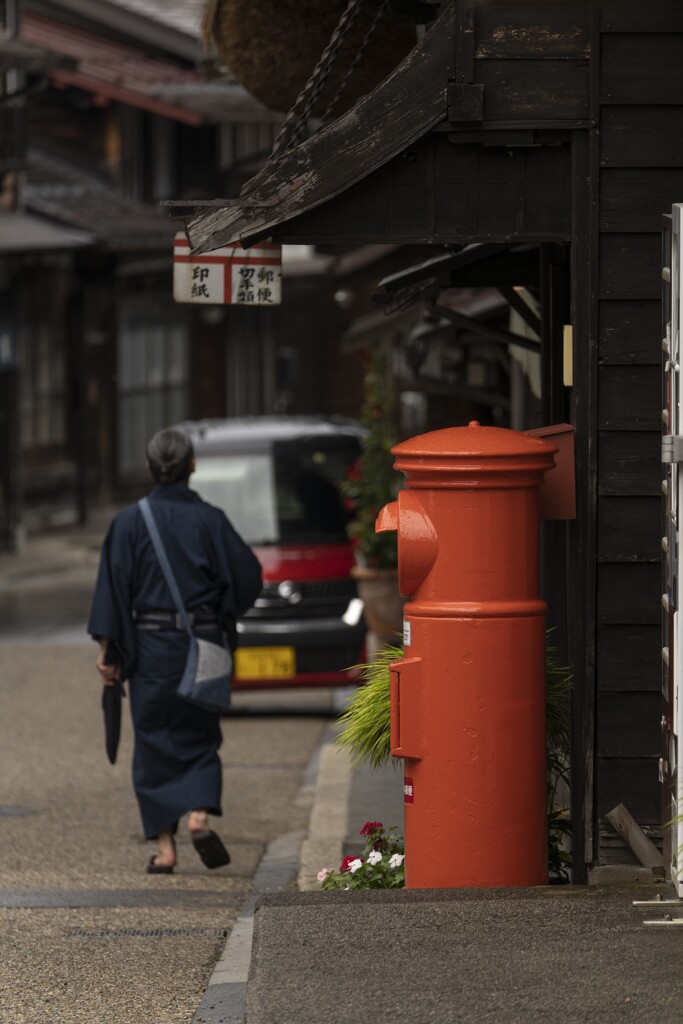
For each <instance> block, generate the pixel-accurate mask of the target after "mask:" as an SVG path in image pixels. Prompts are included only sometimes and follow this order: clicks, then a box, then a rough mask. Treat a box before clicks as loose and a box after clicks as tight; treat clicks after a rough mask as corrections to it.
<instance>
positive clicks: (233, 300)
mask: <svg viewBox="0 0 683 1024" xmlns="http://www.w3.org/2000/svg"><path fill="white" fill-rule="evenodd" d="M173 298H174V299H175V301H176V302H199V303H205V304H207V305H219V306H278V305H279V304H280V302H281V301H282V246H281V245H278V244H276V243H274V242H259V243H258V244H257V245H254V246H252V247H251V248H250V249H242V248H241V247H240V246H238V245H237V246H226V247H225V248H223V249H214V250H213V251H212V252H207V253H203V254H202V255H201V256H191V255H190V245H189V242H188V241H187V238H186V237H185V234H184V232H182V231H179V232H178V234H177V235H176V236H175V239H174V242H173Z"/></svg>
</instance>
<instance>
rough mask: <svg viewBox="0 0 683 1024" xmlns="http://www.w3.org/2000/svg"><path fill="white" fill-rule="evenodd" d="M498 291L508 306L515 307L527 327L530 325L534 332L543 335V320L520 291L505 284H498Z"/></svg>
mask: <svg viewBox="0 0 683 1024" xmlns="http://www.w3.org/2000/svg"><path fill="white" fill-rule="evenodd" d="M497 287H498V291H499V292H500V294H501V295H502V296H503V298H504V299H505V301H506V302H507V304H508V306H509V307H510V308H511V309H514V311H515V313H518V314H519V315H520V316H521V318H522V320H523V321H524V323H525V324H526V325H527V327H530V328H531V330H532V331H533V332H534V334H537V335H538V337H539V338H540V337H541V321H540V320H539V318H538V317H537V316H536V314H535V313H534V311H533V309H531V308H530V306H528V305H527V303H526V302H525V301H524V299H523V298H522V296H521V295H520V294H519V292H517V291H515V289H514V288H509V287H506V286H505V285H498V286H497Z"/></svg>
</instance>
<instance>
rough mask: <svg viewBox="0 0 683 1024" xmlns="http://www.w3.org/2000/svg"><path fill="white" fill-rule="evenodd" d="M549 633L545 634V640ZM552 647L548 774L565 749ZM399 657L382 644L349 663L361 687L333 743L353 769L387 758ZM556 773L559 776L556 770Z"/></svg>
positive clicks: (565, 703)
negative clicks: (364, 659) (370, 655)
mask: <svg viewBox="0 0 683 1024" xmlns="http://www.w3.org/2000/svg"><path fill="white" fill-rule="evenodd" d="M550 632H551V631H550V630H549V631H548V636H550ZM556 654H557V650H556V648H554V647H552V646H550V645H548V647H547V649H546V716H547V730H548V754H549V760H551V761H552V762H553V766H554V773H555V774H556V775H557V770H558V768H559V767H560V766H564V768H566V762H567V758H568V754H569V750H570V747H571V736H570V732H571V727H570V711H569V707H570V704H569V698H570V693H571V688H572V674H571V672H570V671H569V669H568V668H567V667H566V666H564V665H561V664H560V663H559V661H558V660H557V658H556ZM401 658H403V648H402V647H399V646H397V645H394V644H387V645H386V646H385V647H383V648H381V650H380V651H379V652H378V653H377V655H376V656H375V658H374V659H373V660H372V661H371V662H369V663H368V664H367V665H355V666H354V668H355V669H356V670H357V671H358V672H359V676H360V680H361V685H360V686H359V687H358V689H357V690H356V692H355V693H354V694H353V696H352V697H351V699H350V701H349V703H348V705H347V707H346V708H345V710H344V711H343V713H342V714H341V715H340V717H339V721H340V724H341V726H342V729H341V732H340V734H339V736H338V737H337V740H336V744H337V746H339V747H341V748H342V749H344V750H347V751H348V752H349V753H350V754H351V763H352V765H353V767H354V768H359V767H360V766H361V765H362V764H364V763H365V762H367V763H368V764H370V765H371V766H372V767H373V768H381V767H382V766H383V765H384V764H386V762H387V761H388V760H389V759H390V757H391V754H390V745H389V733H390V718H391V712H390V701H389V693H390V690H391V686H390V683H391V673H390V671H389V665H390V664H391V662H392V661H400V659H401ZM560 773H561V772H560Z"/></svg>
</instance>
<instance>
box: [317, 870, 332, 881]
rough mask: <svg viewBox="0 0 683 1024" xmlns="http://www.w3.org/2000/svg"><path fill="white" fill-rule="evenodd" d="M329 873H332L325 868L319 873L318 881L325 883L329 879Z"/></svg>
mask: <svg viewBox="0 0 683 1024" xmlns="http://www.w3.org/2000/svg"><path fill="white" fill-rule="evenodd" d="M329 873H330V872H329V869H328V868H323V869H322V871H319V872H318V881H319V882H324V881H325V879H326V878H327V876H328V875H329Z"/></svg>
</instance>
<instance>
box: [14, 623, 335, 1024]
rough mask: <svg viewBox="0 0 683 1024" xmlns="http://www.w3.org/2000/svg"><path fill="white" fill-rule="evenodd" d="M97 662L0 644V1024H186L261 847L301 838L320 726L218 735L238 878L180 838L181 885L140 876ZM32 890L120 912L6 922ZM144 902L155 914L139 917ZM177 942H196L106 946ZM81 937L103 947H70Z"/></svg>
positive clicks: (310, 721) (223, 828) (27, 914)
mask: <svg viewBox="0 0 683 1024" xmlns="http://www.w3.org/2000/svg"><path fill="white" fill-rule="evenodd" d="M94 653H95V647H94V645H92V646H88V645H87V644H85V645H80V646H68V645H64V644H57V645H54V646H50V645H46V644H45V643H41V644H30V643H27V642H26V640H25V639H24V640H23V641H22V642H19V643H12V642H11V641H8V640H7V639H4V641H3V643H2V644H0V706H1V708H2V714H1V715H0V1024H81V1022H82V1024H86V1022H87V1024H128V1022H135V1024H175V1022H181V1021H182V1022H189V1021H191V1020H192V1018H193V1015H194V1011H195V1009H196V1007H197V1005H198V1004H199V1002H200V1000H201V998H202V995H203V992H204V990H205V987H206V984H207V982H208V979H209V977H210V975H211V972H212V969H213V966H214V964H215V962H216V960H217V959H218V957H219V956H220V954H221V952H222V950H223V947H224V945H225V939H224V937H223V935H222V933H223V932H225V931H228V930H229V929H230V928H231V927H232V924H233V923H234V921H235V919H236V916H237V913H238V911H239V908H240V907H241V905H242V903H243V901H244V899H245V897H246V895H247V893H248V892H249V887H250V880H251V877H252V875H253V872H254V871H255V869H256V867H257V866H258V863H259V861H260V858H261V856H262V854H263V851H264V850H265V848H266V845H267V844H268V843H269V842H270V841H271V840H272V839H274V838H276V837H277V836H279V835H282V834H284V833H286V832H290V831H294V830H304V829H305V827H306V821H307V814H308V812H307V808H306V806H305V803H304V802H302V801H301V800H299V799H298V797H299V794H300V790H301V786H302V782H303V778H304V771H305V768H306V765H307V764H308V761H309V759H310V757H311V756H312V754H313V751H314V750H315V748H316V745H317V743H318V741H319V739H320V737H321V735H322V732H323V731H324V729H325V728H326V727H327V724H328V722H327V720H325V719H324V718H322V717H316V716H311V715H308V716H305V715H302V716H296V717H279V716H277V715H259V716H258V717H256V718H249V717H245V718H242V717H239V718H233V719H227V720H225V722H224V728H223V732H224V745H223V751H222V756H223V760H224V805H223V806H224V817H223V819H222V820H218V821H215V823H214V824H215V827H216V828H217V830H218V831H220V832H221V834H222V835H223V837H224V839H225V841H226V843H227V845H228V846H229V848H230V850H231V853H232V857H233V863H232V864H231V865H230V866H229V867H227V868H221V869H219V870H217V871H214V872H209V871H207V870H206V869H205V868H204V867H203V865H202V864H201V862H200V861H199V859H198V857H197V855H196V853H195V851H194V850H193V849H192V846H191V844H190V842H189V839H188V838H187V834H186V833H183V832H182V831H181V833H180V835H179V842H178V854H179V868H178V870H177V872H176V874H175V875H173V876H171V877H168V876H166V877H164V876H151V875H146V874H145V873H144V865H145V863H146V861H147V859H148V858H149V856H150V854H151V852H152V850H153V847H152V846H150V845H149V844H146V843H145V842H144V839H143V837H142V834H141V831H140V825H139V818H138V811H137V804H136V801H135V797H134V794H133V791H132V787H131V783H130V760H131V754H132V732H131V728H130V723H129V721H128V717H127V715H128V711H127V707H126V708H125V709H124V710H125V714H124V723H123V735H122V741H121V747H120V750H119V758H118V761H117V764H116V765H115V766H113V767H112V766H111V765H109V763H108V762H107V759H106V756H105V754H104V745H103V743H104V740H103V727H102V715H101V710H100V705H99V701H100V693H101V688H100V685H99V682H98V680H97V676H96V672H95V670H94V666H93V661H94ZM311 699H313V700H314V701H315V702H316V703H319V702H320V697H319V696H317V697H315V698H311ZM304 704H305V702H303V701H302V705H301V706H302V710H303V707H304ZM17 811H19V812H20V813H16V812H17ZM29 889H32V890H41V891H42V890H54V892H52V897H53V898H54V901H55V903H56V904H59V902H60V900H61V902H62V903H64V902H69V901H71V902H73V896H74V893H73V891H74V890H75V891H76V892H77V893H80V897H79V898H80V899H82V900H83V901H84V902H91V903H92V902H97V901H98V893H101V894H102V897H103V898H104V897H106V900H107V901H109V902H114V903H116V902H117V900H119V898H120V901H121V902H122V903H123V904H125V905H122V906H92V905H91V906H84V907H83V906H82V907H76V908H72V909H68V908H67V907H65V906H59V905H55V906H54V907H52V906H51V907H49V908H41V909H38V908H34V909H26V908H17V909H7V906H8V901H9V900H11V897H12V893H14V895H15V897H18V898H19V902H21V890H29ZM3 893H4V897H5V899H4V905H5V909H2V908H3ZM164 894H165V895H166V896H167V897H169V898H170V900H171V903H170V905H168V903H167V901H166V900H164V898H163V897H164ZM34 895H35V894H34ZM153 898H157V899H161V901H162V903H163V904H164V905H161V906H149V905H142V904H144V903H145V902H147V903H149V902H150V901H151V900H152V899H153ZM76 901H78V900H76ZM178 929H180V930H186V931H189V932H191V934H161V935H159V934H157V935H138V936H135V935H133V936H131V935H126V934H114V935H112V934H111V933H112V932H118V933H121V932H126V931H131V930H142V931H146V932H154V931H158V930H161V931H162V932H167V931H169V930H170V931H172V930H178ZM207 930H208V931H209V934H202V933H203V932H206V931H207ZM88 931H91V932H106V933H109V934H105V935H82V934H81V935H79V934H76V933H77V932H88Z"/></svg>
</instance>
